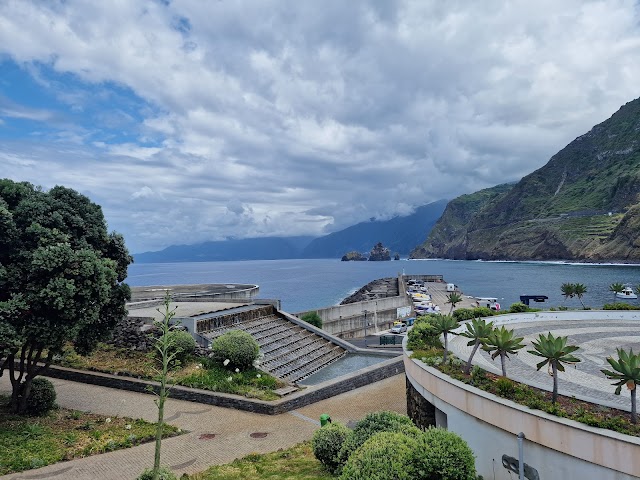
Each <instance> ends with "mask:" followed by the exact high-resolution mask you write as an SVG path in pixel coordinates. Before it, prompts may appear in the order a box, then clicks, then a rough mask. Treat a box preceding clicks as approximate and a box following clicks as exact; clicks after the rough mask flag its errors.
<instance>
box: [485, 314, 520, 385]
mask: <svg viewBox="0 0 640 480" xmlns="http://www.w3.org/2000/svg"><path fill="white" fill-rule="evenodd" d="M513 335H514V332H513V330H507V329H506V328H505V327H504V325H503V326H502V327H500V328H494V329H493V330H492V331H491V332H490V333H489V335H487V338H486V340H485V341H484V342H483V345H482V349H483V350H485V351H486V352H489V354H491V359H492V360H495V359H496V357H498V356H499V357H500V364H501V366H502V376H503V377H506V376H507V363H506V359H507V358H509V355H510V354H511V355H514V354H516V355H517V353H518V350H520V349H521V348H524V344H523V343H522V341H523V340H524V337H516V338H514V337H513Z"/></svg>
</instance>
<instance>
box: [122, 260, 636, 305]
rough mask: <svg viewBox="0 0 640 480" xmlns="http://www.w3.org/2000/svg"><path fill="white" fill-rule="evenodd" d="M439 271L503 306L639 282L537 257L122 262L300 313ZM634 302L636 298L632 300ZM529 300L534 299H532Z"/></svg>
mask: <svg viewBox="0 0 640 480" xmlns="http://www.w3.org/2000/svg"><path fill="white" fill-rule="evenodd" d="M403 271H404V273H405V274H407V275H411V274H434V275H443V276H444V278H445V280H446V281H447V282H451V283H455V284H456V285H458V286H459V287H460V289H461V290H462V291H463V292H464V294H465V295H473V296H478V297H497V298H498V299H499V301H500V303H501V304H502V305H503V306H507V307H508V306H509V305H511V304H512V303H514V302H517V301H519V297H520V295H523V294H526V295H547V296H548V297H549V300H548V301H547V302H546V304H543V305H546V306H547V308H548V307H551V306H559V305H567V306H569V307H580V303H579V301H578V300H577V299H570V300H567V301H566V302H565V300H564V297H563V296H562V295H561V293H560V286H561V285H562V284H563V283H565V282H570V283H583V284H585V285H586V286H587V293H586V295H585V296H584V298H583V301H584V303H585V305H587V306H591V307H593V308H596V307H601V306H602V305H603V304H604V303H611V302H612V301H613V294H612V293H611V292H609V285H611V284H612V283H614V282H620V283H631V284H632V285H638V284H640V265H590V264H563V263H544V262H480V261H456V260H400V261H390V262H341V261H340V260H337V259H336V260H334V259H321V260H252V261H244V262H201V263H150V264H149V263H147V264H133V265H131V266H130V267H129V277H128V279H127V282H128V283H129V285H131V286H145V285H176V284H193V283H251V284H257V285H259V286H260V294H259V297H260V298H278V299H280V300H281V301H282V309H283V310H285V311H288V312H292V313H293V312H299V311H303V310H310V309H314V308H321V307H327V306H331V305H335V304H337V303H340V301H341V300H342V299H343V298H345V297H346V296H348V295H350V294H351V293H353V292H354V291H356V290H358V289H359V288H360V287H362V286H364V285H366V284H367V283H369V282H370V281H372V280H375V279H378V278H383V277H392V276H396V275H398V273H402V272H403ZM631 302H633V303H638V302H637V300H632V301H631ZM532 306H535V304H532Z"/></svg>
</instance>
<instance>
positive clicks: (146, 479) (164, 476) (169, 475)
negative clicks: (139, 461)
mask: <svg viewBox="0 0 640 480" xmlns="http://www.w3.org/2000/svg"><path fill="white" fill-rule="evenodd" d="M177 479H178V477H176V475H175V473H173V472H172V471H171V470H170V469H169V468H167V467H160V469H159V470H158V480H177ZM136 480H153V469H152V468H147V469H146V470H145V471H144V472H142V473H141V474H140V476H139V477H138V478H136Z"/></svg>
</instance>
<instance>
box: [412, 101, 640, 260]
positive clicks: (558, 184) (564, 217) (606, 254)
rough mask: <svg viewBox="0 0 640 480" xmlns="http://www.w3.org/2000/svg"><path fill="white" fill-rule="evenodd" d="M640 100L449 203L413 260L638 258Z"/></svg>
mask: <svg viewBox="0 0 640 480" xmlns="http://www.w3.org/2000/svg"><path fill="white" fill-rule="evenodd" d="M639 193H640V99H636V100H634V101H632V102H629V103H627V104H626V105H624V106H623V107H622V108H620V110H618V112H616V113H615V114H614V115H613V116H612V117H611V118H610V119H608V120H606V121H605V122H603V123H601V124H599V125H596V126H595V127H593V128H592V129H591V131H590V132H588V133H586V134H585V135H582V136H580V137H578V138H577V139H575V140H574V141H573V142H571V143H570V144H569V145H567V146H566V147H565V148H563V149H562V150H561V151H560V152H558V153H557V154H556V155H554V156H553V157H552V158H551V159H550V160H549V162H548V163H547V164H546V165H545V166H544V167H542V168H540V169H538V170H536V171H535V172H533V173H531V174H529V175H527V176H526V177H524V178H523V179H522V180H521V181H520V182H518V183H517V184H515V185H513V186H508V185H506V186H505V185H500V186H497V187H494V188H492V189H486V190H481V191H480V192H476V193H474V194H471V195H463V196H461V197H458V198H456V199H455V200H453V201H452V202H450V203H449V205H448V206H447V208H446V209H445V212H444V214H443V216H442V218H441V219H440V221H439V222H438V223H437V224H436V226H435V227H434V229H433V230H432V231H431V234H430V235H429V237H428V238H427V241H426V242H425V243H424V244H423V245H420V246H419V247H417V248H416V249H415V250H414V251H413V252H412V254H411V258H433V257H442V258H457V259H486V260H500V259H509V260H529V259H533V260H559V259H562V260H565V259H566V260H569V259H571V260H583V261H622V262H637V261H639V260H640V240H639V239H638V237H639V235H638V233H640V215H639V213H640V198H639Z"/></svg>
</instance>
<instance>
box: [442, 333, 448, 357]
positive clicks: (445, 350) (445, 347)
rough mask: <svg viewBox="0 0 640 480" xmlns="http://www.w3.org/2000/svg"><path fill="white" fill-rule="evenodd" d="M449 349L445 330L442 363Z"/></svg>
mask: <svg viewBox="0 0 640 480" xmlns="http://www.w3.org/2000/svg"><path fill="white" fill-rule="evenodd" d="M448 351H449V337H448V335H447V332H444V355H443V356H442V363H445V362H446V361H447V353H448Z"/></svg>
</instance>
